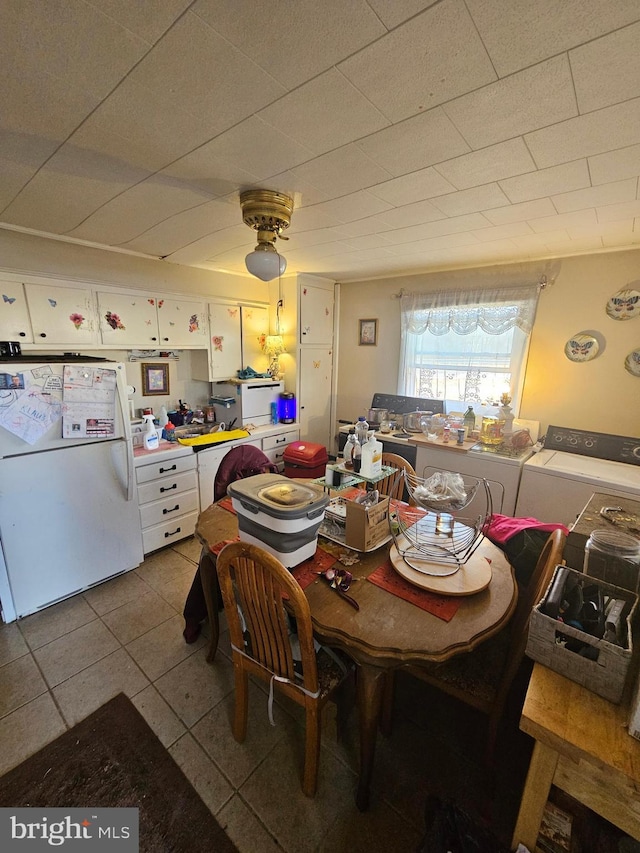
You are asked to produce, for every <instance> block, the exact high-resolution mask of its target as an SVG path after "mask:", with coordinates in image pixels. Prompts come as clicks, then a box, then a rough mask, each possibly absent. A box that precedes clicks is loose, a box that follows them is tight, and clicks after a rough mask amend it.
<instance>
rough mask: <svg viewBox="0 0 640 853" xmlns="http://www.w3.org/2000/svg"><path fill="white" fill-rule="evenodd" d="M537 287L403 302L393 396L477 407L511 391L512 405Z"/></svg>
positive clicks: (421, 296)
mask: <svg viewBox="0 0 640 853" xmlns="http://www.w3.org/2000/svg"><path fill="white" fill-rule="evenodd" d="M538 294H539V286H538V285H526V286H513V287H499V288H495V289H491V290H487V289H485V288H483V289H478V290H446V291H435V292H430V293H403V294H402V295H401V324H402V347H401V356H400V373H399V380H398V392H399V393H401V394H407V395H408V396H415V397H433V398H435V399H448V400H451V399H453V400H469V401H480V400H481V399H482V398H483V396H487V395H489V396H495V397H499V396H500V394H501V393H503V392H504V391H507V390H509V392H510V394H511V396H512V397H513V398H514V403H516V402H517V397H518V396H519V391H520V388H521V384H522V378H523V368H524V362H525V356H526V353H527V348H528V341H529V335H530V332H531V329H532V327H533V321H534V319H535V313H536V307H537V303H538Z"/></svg>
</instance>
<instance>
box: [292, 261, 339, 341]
mask: <svg viewBox="0 0 640 853" xmlns="http://www.w3.org/2000/svg"><path fill="white" fill-rule="evenodd" d="M298 290H299V300H300V326H299V332H300V338H299V342H300V343H301V344H303V345H306V344H309V345H317V344H331V343H332V342H333V302H334V300H333V286H331V288H327V286H326V284H325V285H324V286H318V284H316V283H314V279H312V278H311V276H304V275H301V276H299V282H298Z"/></svg>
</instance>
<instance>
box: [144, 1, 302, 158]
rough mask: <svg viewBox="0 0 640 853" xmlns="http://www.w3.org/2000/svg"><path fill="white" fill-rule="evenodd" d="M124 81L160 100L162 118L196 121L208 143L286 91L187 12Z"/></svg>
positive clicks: (246, 57)
mask: <svg viewBox="0 0 640 853" xmlns="http://www.w3.org/2000/svg"><path fill="white" fill-rule="evenodd" d="M130 79H131V80H133V81H134V82H136V83H137V84H138V85H141V86H144V87H145V89H147V90H148V91H149V92H152V93H153V94H154V95H155V96H156V97H158V98H160V99H161V100H162V102H163V104H164V105H165V106H164V109H165V112H170V111H173V110H179V111H181V112H183V113H188V114H190V115H192V116H198V117H199V118H200V120H201V121H202V123H203V124H204V125H205V126H206V127H208V128H209V131H210V133H209V138H210V137H211V136H213V135H214V134H215V133H220V132H221V131H223V130H227V129H228V128H229V127H231V126H232V125H234V124H236V123H237V122H239V121H241V120H242V119H244V118H245V117H246V116H247V115H250V114H251V113H252V112H255V111H256V110H258V109H260V108H261V107H264V106H266V105H267V104H269V103H271V101H274V100H275V99H276V98H278V97H279V96H280V95H283V94H284V93H285V91H286V90H285V89H284V87H283V86H280V85H279V84H278V83H277V82H276V81H275V80H274V79H273V78H272V77H270V75H268V74H266V73H265V72H264V71H263V70H262V68H260V67H259V66H258V65H256V64H255V63H254V62H253V61H252V60H251V59H250V58H249V57H248V56H246V55H244V54H243V53H241V51H239V50H237V48H235V47H233V45H230V44H229V42H228V41H227V40H226V39H224V38H222V37H221V36H219V35H218V33H216V32H215V31H214V30H212V29H211V27H209V26H208V25H207V24H205V23H204V22H203V21H202V20H200V18H198V17H197V16H196V15H194V14H192V13H191V12H187V14H186V15H184V16H183V17H182V18H180V20H179V21H177V22H176V24H175V25H174V26H173V27H172V28H171V30H170V31H169V32H168V33H167V34H166V35H165V36H164V38H162V39H161V40H160V41H159V42H158V43H157V44H156V45H155V46H154V47H153V48H152V49H151V50H150V51H149V53H148V54H147V55H146V56H145V58H144V59H143V60H142V62H140V63H139V65H137V66H136V68H134V69H133V71H132V72H131V75H130ZM191 147H192V148H194V147H195V145H192V146H191Z"/></svg>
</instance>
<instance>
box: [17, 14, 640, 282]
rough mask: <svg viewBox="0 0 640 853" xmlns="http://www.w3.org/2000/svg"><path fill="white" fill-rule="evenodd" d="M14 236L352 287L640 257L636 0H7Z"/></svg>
mask: <svg viewBox="0 0 640 853" xmlns="http://www.w3.org/2000/svg"><path fill="white" fill-rule="evenodd" d="M0 33H1V35H0V39H1V46H2V50H1V51H0V68H1V69H2V80H3V85H2V87H0V128H1V130H0V223H1V224H3V226H4V227H14V228H21V229H28V230H33V231H36V232H39V233H45V234H50V235H58V236H61V237H64V238H65V239H69V238H70V239H76V240H81V241H87V242H90V243H92V244H99V245H102V246H108V247H117V248H118V249H125V250H129V251H134V252H138V253H144V254H147V255H150V256H153V257H164V258H166V259H167V260H168V261H170V262H175V263H181V264H188V265H192V266H198V267H203V268H206V269H224V270H230V271H236V272H242V271H244V256H245V255H246V254H247V252H248V251H250V250H251V249H252V248H253V245H254V244H255V239H254V235H253V234H252V232H251V231H250V230H249V229H248V228H247V226H246V225H244V224H243V223H242V219H241V212H240V205H239V201H238V195H239V191H241V190H243V189H248V188H250V187H265V188H270V189H276V190H280V191H282V192H286V193H288V194H291V195H293V197H294V199H295V205H296V207H295V211H294V214H293V218H292V223H291V227H290V229H289V231H288V236H289V238H290V241H289V242H288V243H281V242H279V243H278V247H279V249H280V250H281V251H282V253H283V254H284V255H285V256H286V257H287V259H288V269H289V271H306V272H316V273H319V274H322V275H326V276H329V277H331V278H335V279H338V280H341V281H349V280H355V279H362V278H370V277H377V276H387V275H400V274H408V273H414V272H419V271H424V270H433V269H442V268H447V267H458V266H467V265H474V266H475V265H482V264H488V263H493V262H508V261H523V260H534V259H540V258H549V257H557V256H564V255H568V254H581V253H591V252H596V251H601V250H609V251H610V250H614V249H622V248H629V247H634V246H635V247H638V246H639V245H640V194H639V175H640V49H639V47H638V45H640V2H638V0H440V2H433V0H432V2H429V0H270V2H262V0H195V2H189V0H46V2H42V0H5V2H3V3H2V4H1V6H0Z"/></svg>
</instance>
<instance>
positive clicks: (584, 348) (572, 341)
mask: <svg viewBox="0 0 640 853" xmlns="http://www.w3.org/2000/svg"><path fill="white" fill-rule="evenodd" d="M599 351H600V344H599V343H598V341H597V340H596V339H595V338H594V337H593V336H592V335H584V334H580V335H573V337H571V338H569V340H568V341H567V342H566V344H565V345H564V354H565V355H566V357H567V358H568V359H569V361H591V359H593V358H595V357H596V356H597V355H598V352H599Z"/></svg>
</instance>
